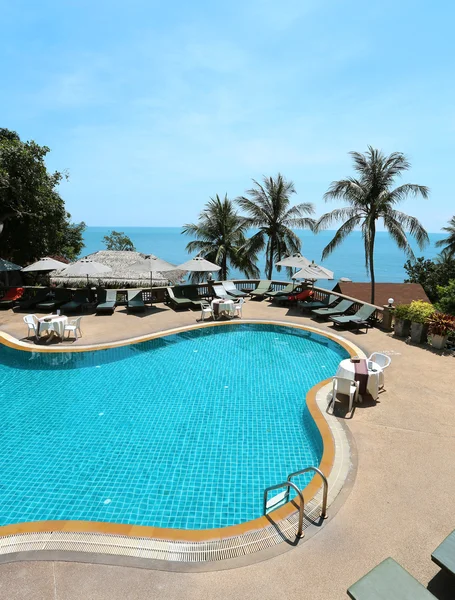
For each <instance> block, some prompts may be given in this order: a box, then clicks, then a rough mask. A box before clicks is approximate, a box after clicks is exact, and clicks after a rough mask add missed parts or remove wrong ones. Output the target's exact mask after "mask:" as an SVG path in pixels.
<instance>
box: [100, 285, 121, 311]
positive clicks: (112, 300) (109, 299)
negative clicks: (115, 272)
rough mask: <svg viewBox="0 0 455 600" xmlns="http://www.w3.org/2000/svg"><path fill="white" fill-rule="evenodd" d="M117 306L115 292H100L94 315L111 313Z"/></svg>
mask: <svg viewBox="0 0 455 600" xmlns="http://www.w3.org/2000/svg"><path fill="white" fill-rule="evenodd" d="M116 306H117V290H103V291H102V292H100V302H99V303H98V304H97V306H96V314H97V315H98V314H101V313H113V312H114V310H115V307H116Z"/></svg>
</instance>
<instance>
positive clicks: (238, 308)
mask: <svg viewBox="0 0 455 600" xmlns="http://www.w3.org/2000/svg"><path fill="white" fill-rule="evenodd" d="M244 303H245V300H244V299H243V298H239V299H238V300H236V301H235V302H234V310H235V314H236V316H238V317H240V318H242V317H243V313H242V309H243V305H244Z"/></svg>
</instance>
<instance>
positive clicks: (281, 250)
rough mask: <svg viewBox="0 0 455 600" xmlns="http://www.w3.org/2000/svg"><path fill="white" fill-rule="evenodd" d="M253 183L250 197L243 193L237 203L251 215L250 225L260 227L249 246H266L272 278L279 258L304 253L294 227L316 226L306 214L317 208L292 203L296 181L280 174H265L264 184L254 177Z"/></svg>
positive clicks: (310, 205)
mask: <svg viewBox="0 0 455 600" xmlns="http://www.w3.org/2000/svg"><path fill="white" fill-rule="evenodd" d="M253 183H254V186H255V187H253V188H251V189H250V190H247V192H246V193H247V195H248V196H249V198H248V197H246V196H240V197H239V198H237V203H238V204H239V206H240V207H241V208H242V209H243V210H244V211H245V212H246V214H247V218H246V221H247V224H248V227H250V228H253V229H258V230H259V231H257V233H254V234H253V235H252V237H251V238H250V240H249V247H250V248H251V249H253V251H254V252H258V251H260V250H264V248H265V274H266V277H267V279H271V278H272V272H273V267H274V264H275V263H276V262H277V261H280V260H281V259H282V258H284V257H286V256H289V255H291V254H296V253H297V252H300V248H301V245H302V243H301V241H300V238H299V237H298V235H297V234H296V233H295V232H294V231H293V230H294V229H305V228H309V229H313V226H314V220H313V219H311V218H310V217H307V216H306V215H311V214H313V213H314V207H313V205H312V204H309V203H301V204H297V205H295V206H291V200H290V197H291V195H292V194H295V193H296V192H295V188H294V184H293V183H292V181H286V179H285V178H284V177H283V176H282V175H281V174H280V173H278V175H277V176H276V177H275V178H273V177H264V178H263V183H262V184H260V183H258V182H257V181H255V180H254V179H253ZM277 270H278V271H280V270H281V267H277Z"/></svg>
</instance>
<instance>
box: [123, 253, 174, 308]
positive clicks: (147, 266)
mask: <svg viewBox="0 0 455 600" xmlns="http://www.w3.org/2000/svg"><path fill="white" fill-rule="evenodd" d="M176 268H177V267H176V266H175V265H173V264H172V263H168V262H167V261H166V260H163V259H162V258H158V257H157V256H154V255H153V254H150V256H147V257H146V258H144V259H142V260H138V261H137V262H136V263H134V264H132V265H131V267H130V269H131V270H132V271H135V272H139V273H142V272H144V271H149V272H150V290H151V289H152V287H153V274H154V273H155V278H156V275H157V274H158V273H166V272H167V271H175V269H176ZM152 300H153V294H152ZM151 303H153V302H151Z"/></svg>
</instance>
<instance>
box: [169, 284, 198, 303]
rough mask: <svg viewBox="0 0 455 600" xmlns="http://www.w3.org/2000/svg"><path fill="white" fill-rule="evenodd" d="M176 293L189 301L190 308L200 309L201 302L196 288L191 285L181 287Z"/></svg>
mask: <svg viewBox="0 0 455 600" xmlns="http://www.w3.org/2000/svg"><path fill="white" fill-rule="evenodd" d="M174 291H175V288H174ZM177 293H178V294H181V295H182V298H188V299H189V300H191V308H201V303H202V300H201V298H200V297H199V294H198V291H197V287H195V286H191V285H189V286H183V285H182V286H181V287H179V288H177Z"/></svg>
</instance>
